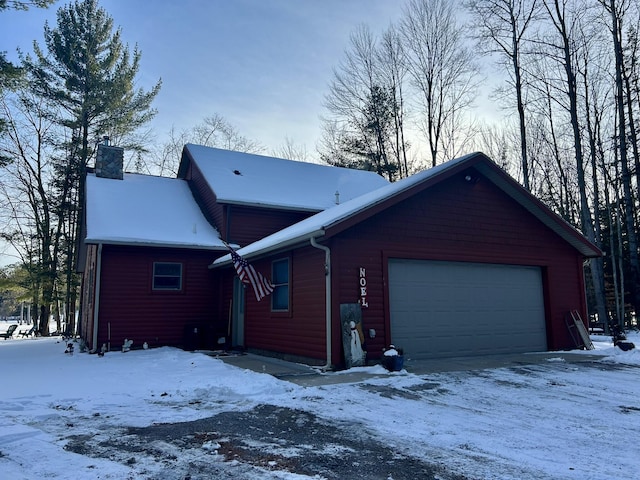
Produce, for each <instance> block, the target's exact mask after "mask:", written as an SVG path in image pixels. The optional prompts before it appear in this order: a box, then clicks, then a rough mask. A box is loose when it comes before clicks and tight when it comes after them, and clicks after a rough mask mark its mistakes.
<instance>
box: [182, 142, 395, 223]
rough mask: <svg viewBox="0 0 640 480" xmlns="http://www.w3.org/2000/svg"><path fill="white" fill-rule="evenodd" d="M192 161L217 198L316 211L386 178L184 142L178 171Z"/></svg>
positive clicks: (378, 185)
mask: <svg viewBox="0 0 640 480" xmlns="http://www.w3.org/2000/svg"><path fill="white" fill-rule="evenodd" d="M190 162H194V163H195V164H196V165H197V167H198V169H199V170H200V172H202V175H203V177H204V179H205V180H206V182H207V184H208V185H209V188H210V189H211V190H212V192H213V193H214V194H215V196H216V199H217V202H218V203H227V204H236V205H250V206H257V207H259V206H264V207H273V208H279V209H283V210H299V211H311V212H318V211H322V210H325V209H327V208H331V207H334V206H335V205H336V196H337V197H338V201H339V202H340V203H343V202H347V201H349V200H352V199H354V198H357V197H359V196H361V195H362V194H364V193H367V192H370V191H372V190H376V189H378V188H380V187H381V186H384V185H387V184H388V183H389V182H388V181H387V180H385V179H384V178H383V177H381V176H380V175H378V174H376V173H374V172H367V171H363V170H353V169H348V168H340V167H332V166H327V165H319V164H315V163H308V162H298V161H293V160H285V159H281V158H275V157H267V156H263V155H255V154H249V153H242V152H234V151H230V150H222V149H219V148H212V147H205V146H202V145H193V144H187V145H185V147H184V150H183V153H182V160H181V164H180V169H179V171H178V176H179V177H181V178H184V177H185V175H186V172H187V170H188V165H189V163H190Z"/></svg>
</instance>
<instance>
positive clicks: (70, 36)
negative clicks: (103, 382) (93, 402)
mask: <svg viewBox="0 0 640 480" xmlns="http://www.w3.org/2000/svg"><path fill="white" fill-rule="evenodd" d="M44 40H45V47H46V53H45V50H43V49H42V48H41V47H40V46H39V45H38V44H37V43H36V44H34V54H35V58H31V57H29V56H28V57H26V58H25V59H24V64H25V68H26V69H27V70H28V71H29V73H30V74H31V76H32V78H33V79H34V85H33V88H34V90H35V92H36V93H37V94H39V95H41V96H42V97H44V98H46V99H48V100H49V101H51V102H53V103H54V104H55V105H56V106H57V111H58V112H60V113H59V116H58V117H57V118H56V122H57V123H58V124H59V125H60V126H61V127H63V128H64V129H66V130H67V133H66V135H64V138H67V139H68V140H67V141H66V142H65V143H64V144H62V145H59V146H58V147H59V152H60V154H59V156H58V158H57V159H56V169H57V173H58V175H57V182H56V185H55V192H56V205H57V215H58V216H62V217H64V218H65V221H64V222H60V223H59V224H60V225H61V228H62V229H63V231H60V232H58V234H59V235H60V238H61V239H62V237H63V236H64V238H63V240H64V244H65V245H66V247H65V252H64V253H65V257H66V259H65V261H66V265H65V267H64V272H65V276H66V281H65V284H66V286H67V292H66V298H65V304H66V305H67V312H66V318H68V319H73V318H74V310H75V302H76V295H77V288H75V287H76V286H77V284H78V281H77V279H76V278H75V274H74V272H75V271H76V268H73V267H74V265H73V262H74V261H75V259H76V257H77V255H76V248H77V245H78V243H79V240H80V239H79V232H80V228H79V221H80V220H79V219H80V218H82V208H83V207H82V206H83V204H84V182H85V175H86V168H87V165H88V162H89V160H90V159H91V158H92V156H93V154H94V150H95V147H96V145H97V142H98V140H100V139H102V138H104V137H110V138H111V140H112V141H114V142H116V143H119V144H120V145H121V146H125V147H127V148H128V149H131V150H135V149H138V150H141V149H142V146H141V145H137V144H135V143H130V144H125V143H124V142H126V140H127V138H128V137H129V136H130V135H131V134H132V133H133V132H134V131H135V130H136V129H138V128H139V127H141V126H142V125H144V124H145V123H147V122H148V121H149V120H150V119H151V118H152V117H153V116H154V115H155V113H156V112H155V110H154V109H152V108H151V103H152V102H153V100H154V98H155V97H156V95H157V94H158V92H159V90H160V82H158V83H157V84H156V85H155V86H154V87H153V88H152V89H151V90H150V91H144V90H142V89H136V88H135V79H136V75H137V73H138V69H139V66H140V57H141V54H140V52H139V50H138V49H137V47H135V48H134V49H133V53H131V52H130V51H129V47H128V46H127V45H124V44H123V43H122V40H121V32H120V30H119V29H117V30H115V31H114V28H113V18H112V17H111V16H109V15H108V13H107V12H106V11H105V10H104V9H102V8H100V7H99V5H98V2H97V0H76V1H75V2H73V3H70V4H68V5H66V6H64V7H61V8H60V9H59V10H58V12H57V25H56V26H55V28H51V27H49V25H48V24H45V27H44ZM47 300H49V299H47V298H46V296H44V302H43V303H44V304H45V306H47V308H48V304H49V303H48V301H47ZM48 313H49V312H48V311H47V312H46V314H47V315H46V318H48ZM45 328H46V327H45V326H42V330H43V333H44V330H45Z"/></svg>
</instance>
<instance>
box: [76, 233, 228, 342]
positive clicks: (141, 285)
mask: <svg viewBox="0 0 640 480" xmlns="http://www.w3.org/2000/svg"><path fill="white" fill-rule="evenodd" d="M217 255H218V254H217V253H216V252H209V251H201V250H187V249H169V248H150V247H128V246H113V245H104V247H103V250H102V267H101V268H102V270H101V273H102V274H101V285H100V297H99V301H100V315H99V321H98V345H102V344H103V343H107V342H109V331H110V335H111V336H110V343H111V348H112V349H119V348H120V347H121V346H122V343H123V341H124V339H125V338H127V339H130V340H133V341H134V347H136V346H137V347H140V346H141V345H142V344H143V343H144V342H147V343H148V344H149V346H158V345H173V346H181V345H183V344H184V341H185V327H186V326H197V327H199V328H200V330H199V332H201V333H200V334H199V335H201V337H199V338H198V341H197V345H193V346H194V347H196V348H205V347H208V346H209V345H205V343H209V342H210V341H213V340H214V339H215V337H216V336H217V335H218V334H220V333H222V334H224V331H225V330H226V322H224V323H223V322H222V321H220V322H218V321H217V320H218V319H217V310H216V309H217V298H218V285H217V282H216V281H215V279H214V274H213V273H212V272H211V271H210V270H209V269H208V265H209V264H210V263H211V262H212V261H213V259H214V258H215V257H216V256H217ZM154 262H179V263H182V264H183V267H182V268H183V287H182V290H181V291H177V292H174V291H154V290H153V289H152V274H153V263H154ZM203 328H204V330H205V331H204V332H203V330H202V329H203ZM88 335H92V334H90V333H88ZM205 336H206V338H205ZM189 340H190V341H191V342H193V340H194V339H193V338H192V337H191V338H189Z"/></svg>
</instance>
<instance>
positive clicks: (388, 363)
mask: <svg viewBox="0 0 640 480" xmlns="http://www.w3.org/2000/svg"><path fill="white" fill-rule="evenodd" d="M381 363H382V366H383V367H384V368H386V369H387V370H389V371H390V372H399V371H400V370H402V368H403V367H404V351H403V350H402V349H401V348H396V347H395V345H389V348H388V349H386V350H384V352H383V354H382V361H381Z"/></svg>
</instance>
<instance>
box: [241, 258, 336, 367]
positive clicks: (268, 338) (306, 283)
mask: <svg viewBox="0 0 640 480" xmlns="http://www.w3.org/2000/svg"><path fill="white" fill-rule="evenodd" d="M285 256H287V257H288V258H289V260H290V269H291V270H290V272H291V273H290V275H291V276H290V278H291V279H293V280H292V281H291V283H290V296H291V301H290V307H291V309H290V311H289V312H285V313H283V312H272V311H271V298H270V297H266V298H265V299H263V300H261V301H260V302H257V301H256V298H255V296H254V294H253V291H252V290H251V288H250V287H247V291H246V309H245V346H246V347H247V348H250V349H255V350H264V351H270V352H278V353H282V354H286V355H290V356H294V357H301V358H304V359H310V360H311V359H313V360H315V363H324V360H326V341H325V339H326V328H325V326H326V321H325V308H324V307H325V275H324V271H325V268H324V252H322V251H320V250H318V249H315V248H313V247H306V248H301V249H298V250H295V251H294V252H292V253H291V255H285ZM285 256H283V255H279V256H274V257H272V258H269V259H265V260H260V261H257V262H255V263H254V264H253V265H254V267H256V269H257V270H258V271H260V272H262V273H263V274H264V275H265V276H267V277H268V278H271V262H272V261H274V260H278V259H280V258H284V257H285Z"/></svg>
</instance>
